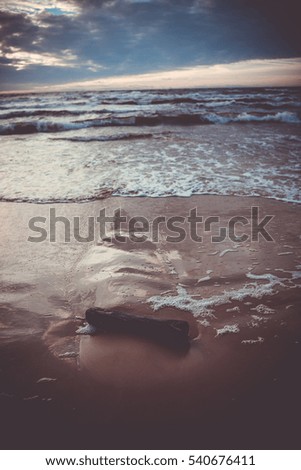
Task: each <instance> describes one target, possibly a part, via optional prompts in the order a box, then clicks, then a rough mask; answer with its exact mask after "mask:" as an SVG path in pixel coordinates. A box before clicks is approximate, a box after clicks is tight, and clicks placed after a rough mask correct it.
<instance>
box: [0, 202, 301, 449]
mask: <svg viewBox="0 0 301 470" xmlns="http://www.w3.org/2000/svg"><path fill="white" fill-rule="evenodd" d="M252 202H254V205H257V206H259V208H260V219H262V218H263V217H264V216H265V215H267V214H272V215H274V216H275V217H274V219H273V220H272V221H271V222H270V231H271V235H272V236H273V239H274V241H273V242H267V241H265V240H264V239H262V237H260V238H259V241H258V242H255V241H250V242H249V241H246V242H242V243H239V245H240V246H236V247H235V245H237V243H236V244H235V242H233V241H232V240H229V239H225V240H224V241H222V242H220V243H219V244H218V245H217V244H213V243H212V242H211V238H210V237H211V236H212V234H210V235H209V236H208V237H205V234H204V233H203V235H204V240H203V242H202V243H197V242H194V241H192V240H191V239H190V238H189V237H187V238H185V239H184V240H182V241H181V242H179V243H172V242H168V241H167V236H168V230H166V227H163V226H162V227H160V229H159V239H158V242H153V241H152V240H146V241H144V242H142V243H141V242H140V243H137V242H133V241H131V240H130V239H127V240H126V242H124V243H118V241H116V240H114V239H113V240H111V241H110V242H109V241H103V242H101V241H100V240H99V239H95V240H93V241H91V242H89V243H78V242H76V241H74V240H73V241H71V242H70V243H66V242H65V241H64V238H62V234H60V233H59V234H58V241H57V242H56V243H51V242H50V241H49V240H46V241H45V242H43V243H29V242H28V241H27V237H28V220H29V219H30V218H31V217H36V216H41V217H47V211H48V210H49V207H50V206H51V207H53V208H57V209H58V211H59V212H58V214H57V215H58V216H62V217H66V218H68V219H70V220H71V219H72V218H74V217H75V216H78V217H80V231H85V230H86V229H87V222H88V218H89V217H97V215H98V213H99V210H101V209H103V208H104V207H105V208H107V209H108V210H109V211H110V212H109V213H110V215H111V213H112V212H113V211H114V209H115V208H118V207H121V209H123V210H124V211H125V213H126V214H127V216H128V217H136V216H140V215H142V216H144V217H146V218H149V219H154V218H155V217H159V216H162V215H164V216H166V217H174V216H177V217H178V216H185V217H187V215H188V214H189V210H190V209H193V208H195V207H196V208H197V209H198V210H199V213H200V214H202V215H203V216H204V217H216V216H219V217H220V218H221V226H225V224H226V223H227V220H229V218H231V217H235V216H246V217H249V216H250V208H251V205H252ZM298 207H299V205H298V204H296V203H285V202H280V201H275V200H272V199H263V198H260V197H253V198H252V197H240V196H239V197H238V196H217V195H212V196H207V195H199V196H192V197H189V198H188V197H187V198H186V197H185V198H183V197H169V198H144V197H143V198H140V197H139V198H137V197H128V198H125V197H117V196H114V197H110V198H108V199H102V200H98V201H93V202H85V203H56V204H31V203H12V202H6V203H5V202H1V204H0V211H1V216H2V217H1V219H2V221H3V223H2V224H1V227H0V245H1V248H2V251H3V256H2V261H3V265H4V269H3V276H2V292H3V296H2V297H3V300H2V302H1V305H0V307H1V312H2V313H1V329H0V334H1V347H0V348H1V349H0V360H1V364H0V369H1V371H0V375H1V376H2V380H1V382H2V384H3V390H0V396H1V399H0V403H1V409H2V413H3V415H4V416H7V420H8V419H9V420H10V422H8V421H7V426H8V428H9V429H10V431H9V432H6V435H5V436H3V437H2V439H3V442H4V443H5V445H6V448H9V447H10V446H12V448H16V447H14V446H16V443H17V444H18V447H20V446H22V445H24V446H25V447H29V448H36V443H39V445H40V446H42V447H43V448H47V445H49V448H60V447H59V445H60V442H61V445H62V447H61V448H66V442H67V443H68V447H69V448H70V449H72V446H74V447H73V448H76V447H77V446H82V448H97V447H100V446H102V445H103V443H105V444H106V447H107V448H108V449H110V448H116V445H117V446H119V448H127V447H128V448H134V447H135V448H147V446H149V447H150V448H154V447H156V448H160V445H161V448H168V447H169V448H176V447H177V446H178V445H180V446H181V448H185V446H187V448H192V447H193V446H195V448H201V447H202V446H203V448H226V447H228V448H234V443H236V448H267V446H268V447H269V448H277V447H279V446H280V448H294V446H296V445H298V442H299V438H298V435H297V434H295V433H294V429H293V428H294V423H295V424H296V426H297V423H298V422H299V421H298V420H299V419H300V405H299V398H298V397H299V396H300V391H301V383H300V377H299V376H298V372H297V371H298V367H299V366H298V364H299V361H300V345H301V341H299V340H301V318H300V313H299V312H300V310H301V297H300V291H299V288H300V279H299V277H298V275H297V274H294V273H297V272H298V271H299V269H300V264H301V246H300V238H299V229H298V223H297V220H298V219H300V214H299V211H301V208H300V209H298ZM185 224H186V225H187V220H185V222H184V225H185ZM186 225H185V227H186ZM237 228H238V233H239V234H241V233H242V231H241V229H243V228H244V227H239V226H237ZM110 233H111V232H109V234H110ZM214 234H215V235H216V232H214ZM123 235H124V233H123ZM287 247H291V248H287ZM214 253H215V254H214ZM248 274H249V275H250V276H251V277H248ZM252 275H253V278H252ZM270 275H272V276H273V277H272V278H271V277H269V276H270ZM260 276H261V277H260ZM262 276H265V277H262ZM271 279H272V281H271ZM273 279H274V280H273ZM277 279H278V281H277ZM273 282H274V284H273ZM252 285H253V287H254V288H253V287H252ZM246 286H247V287H246ZM246 289H247V290H246ZM254 289H257V291H255V290H254ZM225 292H226V294H225ZM237 292H238V293H239V295H238V296H237ZM258 292H259V294H258ZM260 293H261V294H262V295H261V296H260ZM257 294H258V295H257ZM150 299H153V300H150ZM162 299H163V300H162ZM175 299H177V301H176V302H174V301H175ZM206 299H207V300H208V299H213V300H212V302H211V303H212V305H209V304H208V302H207V304H206V302H205V301H206ZM162 301H163V304H162ZM160 302H161V304H162V306H161V308H160ZM185 304H186V307H187V308H186V309H185ZM262 305H263V307H260V306H262ZM91 306H100V307H102V308H107V309H113V308H115V309H119V310H120V311H124V312H125V313H127V312H128V313H134V314H137V315H139V314H142V313H143V314H144V315H154V316H158V317H161V318H179V319H186V320H187V321H189V323H190V326H191V329H192V331H193V332H194V333H193V338H194V339H193V340H192V341H191V346H190V350H189V352H188V353H187V354H186V355H183V356H181V355H177V354H174V352H172V351H170V350H168V349H166V348H161V347H159V346H158V345H155V344H153V343H151V342H148V341H145V340H142V339H141V338H139V337H127V336H116V335H112V334H111V335H108V334H107V335H99V336H96V337H90V336H80V337H79V336H76V335H75V331H76V329H77V328H78V327H79V326H80V325H81V324H82V321H81V320H78V319H76V316H80V317H82V316H83V314H84V312H85V310H86V309H87V308H88V307H91ZM156 306H159V307H158V310H154V308H155V307H156ZM288 306H290V307H289V308H287V307H288ZM183 308H184V310H183ZM206 309H207V310H206ZM210 310H212V312H210ZM191 311H193V313H191ZM198 312H199V314H198ZM206 322H207V323H208V324H206ZM229 325H230V326H231V325H232V326H235V325H237V328H236V330H238V331H235V328H234V331H232V332H231V331H227V328H226V327H227V326H229ZM259 338H262V339H263V341H261V340H260V339H259ZM43 378H44V379H47V380H42V381H41V379H43ZM48 379H49V380H48ZM284 404H285V406H284ZM8 416H11V417H10V418H8ZM29 419H31V420H32V421H33V422H34V423H35V426H36V427H35V428H34V430H33V431H32V432H31V433H29V435H24V433H25V428H26V426H27V422H28V420H29ZM229 420H230V421H229ZM277 420H278V425H277V428H276V427H275V423H276V422H277ZM229 422H231V426H230V428H231V429H230V428H229ZM279 423H280V424H279ZM288 425H290V426H291V427H290V430H288V428H287V426H288ZM18 426H20V427H19V430H18V431H16V427H18ZM39 426H43V427H47V429H48V431H47V432H46V435H44V436H40V435H39V432H38V429H39ZM296 429H297V428H296ZM96 430H98V434H97V435H96V434H95V433H96ZM242 430H243V432H242ZM82 434H83V435H82ZM125 434H126V435H125ZM62 439H64V440H63V441H61V440H62ZM137 444H138V446H137ZM237 444H238V445H237ZM122 446H125V447H122ZM183 446H184V447H183ZM290 446H292V447H290ZM42 447H41V448H42ZM20 448H21V447H20Z"/></svg>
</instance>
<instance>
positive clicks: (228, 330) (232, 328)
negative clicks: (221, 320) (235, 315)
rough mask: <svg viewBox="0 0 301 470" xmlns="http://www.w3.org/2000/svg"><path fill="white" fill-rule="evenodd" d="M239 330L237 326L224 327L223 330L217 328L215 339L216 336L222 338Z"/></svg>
mask: <svg viewBox="0 0 301 470" xmlns="http://www.w3.org/2000/svg"><path fill="white" fill-rule="evenodd" d="M239 331H240V329H239V327H238V325H237V324H234V325H225V326H223V328H217V329H216V335H215V336H216V337H217V336H223V335H226V334H229V333H239Z"/></svg>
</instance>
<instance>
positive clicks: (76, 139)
mask: <svg viewBox="0 0 301 470" xmlns="http://www.w3.org/2000/svg"><path fill="white" fill-rule="evenodd" d="M158 135H159V136H162V133H160V134H158ZM152 137H155V134H150V133H143V134H138V133H136V134H129V133H126V134H115V135H100V136H96V137H54V138H53V139H51V140H60V141H68V142H113V141H119V140H138V139H151V138H152Z"/></svg>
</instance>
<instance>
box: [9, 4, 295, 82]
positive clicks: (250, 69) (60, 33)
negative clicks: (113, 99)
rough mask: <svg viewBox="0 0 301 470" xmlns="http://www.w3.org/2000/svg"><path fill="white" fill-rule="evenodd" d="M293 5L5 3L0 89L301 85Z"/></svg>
mask: <svg viewBox="0 0 301 470" xmlns="http://www.w3.org/2000/svg"><path fill="white" fill-rule="evenodd" d="M300 10H301V7H300V6H299V2H298V1H297V0H286V1H283V0H281V1H280V0H274V1H271V0H98V1H97V0H36V1H31V0H19V1H18V0H16V1H6V0H0V41H1V45H0V50H1V57H0V89H1V90H2V91H6V90H18V89H21V90H22V89H34V88H37V87H40V88H43V89H44V87H45V86H49V85H50V86H56V87H58V86H61V85H62V88H66V87H67V88H68V87H74V88H81V87H90V88H91V87H92V88H93V87H95V88H98V87H99V88H108V87H109V88H110V87H112V88H114V87H116V88H135V87H153V86H164V87H165V86H166V87H173V86H175V87H183V86H232V85H233V86H237V85H248V86H251V85H259V86H260V85H263V86H267V85H301V59H300V58H301V33H300V31H301V28H300V27H299V18H300Z"/></svg>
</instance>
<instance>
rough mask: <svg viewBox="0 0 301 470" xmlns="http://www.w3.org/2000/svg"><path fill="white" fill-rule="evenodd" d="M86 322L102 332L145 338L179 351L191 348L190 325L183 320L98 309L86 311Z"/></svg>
mask: <svg viewBox="0 0 301 470" xmlns="http://www.w3.org/2000/svg"><path fill="white" fill-rule="evenodd" d="M86 320H87V322H88V323H89V324H90V325H92V326H94V327H96V328H97V329H98V330H100V331H102V332H107V333H118V334H120V333H122V334H130V335H137V336H143V337H144V338H148V339H151V340H153V341H156V342H159V343H161V344H163V345H166V346H173V347H175V348H178V349H183V348H185V349H186V348H188V347H189V324H188V322H186V321H183V320H165V319H160V318H152V317H141V316H136V315H129V314H125V313H120V312H116V311H113V312H108V311H106V310H102V309H101V308H97V307H95V308H89V309H88V310H87V311H86Z"/></svg>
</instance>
